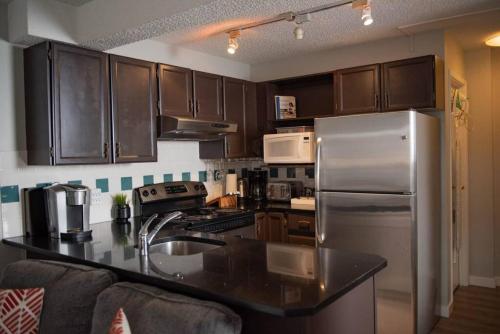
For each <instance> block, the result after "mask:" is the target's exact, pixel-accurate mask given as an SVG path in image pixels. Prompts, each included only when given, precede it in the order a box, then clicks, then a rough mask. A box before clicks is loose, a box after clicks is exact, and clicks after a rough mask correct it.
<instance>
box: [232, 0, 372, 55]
mask: <svg viewBox="0 0 500 334" xmlns="http://www.w3.org/2000/svg"><path fill="white" fill-rule="evenodd" d="M346 5H351V6H352V8H353V9H359V10H361V20H362V22H363V24H364V25H365V26H369V25H370V24H372V23H373V17H372V7H371V0H337V1H336V2H335V3H327V4H324V5H319V6H316V7H311V8H308V9H303V10H300V11H297V12H291V11H290V12H285V13H281V14H279V15H276V16H273V17H269V18H266V19H263V20H260V21H256V22H251V23H248V24H244V25H241V26H238V27H234V28H231V30H227V31H226V33H227V34H228V42H227V53H229V54H235V53H236V50H237V49H238V38H239V37H240V32H241V31H243V30H247V29H252V28H255V27H260V26H263V25H268V24H271V23H276V22H282V21H288V22H293V23H294V24H295V27H294V29H293V35H294V36H295V39H303V38H304V28H303V26H302V23H304V22H309V21H311V14H313V13H318V12H322V11H325V10H330V9H333V8H338V7H342V6H346Z"/></svg>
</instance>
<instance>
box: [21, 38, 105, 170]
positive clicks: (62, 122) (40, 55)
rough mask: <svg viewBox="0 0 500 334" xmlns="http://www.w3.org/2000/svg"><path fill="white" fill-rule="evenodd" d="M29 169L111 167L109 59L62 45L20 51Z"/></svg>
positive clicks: (45, 45) (42, 46)
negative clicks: (23, 80) (33, 166)
mask: <svg viewBox="0 0 500 334" xmlns="http://www.w3.org/2000/svg"><path fill="white" fill-rule="evenodd" d="M24 76H25V99H26V140H27V149H28V164H30V165H69V164H103V163H109V162H111V155H110V140H111V138H110V133H111V131H110V129H111V127H110V108H109V63H108V55H107V54H105V53H102V52H98V51H93V50H87V49H83V48H80V47H75V46H70V45H66V44H62V43H54V42H43V43H40V44H37V45H35V46H32V47H30V48H27V49H25V50H24Z"/></svg>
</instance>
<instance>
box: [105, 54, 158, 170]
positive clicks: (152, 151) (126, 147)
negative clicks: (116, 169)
mask: <svg viewBox="0 0 500 334" xmlns="http://www.w3.org/2000/svg"><path fill="white" fill-rule="evenodd" d="M110 64H111V94H112V95H111V97H112V103H111V111H112V116H113V142H114V150H113V153H114V154H113V156H114V162H118V163H120V162H145V161H156V160H157V157H156V114H157V109H158V107H157V81H156V65H155V64H154V63H150V62H147V61H143V60H138V59H131V58H126V57H120V56H114V55H111V56H110Z"/></svg>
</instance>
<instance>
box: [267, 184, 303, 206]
mask: <svg viewBox="0 0 500 334" xmlns="http://www.w3.org/2000/svg"><path fill="white" fill-rule="evenodd" d="M303 189H304V186H303V185H302V182H300V181H278V182H268V183H267V189H266V190H267V200H268V201H281V202H290V201H291V199H292V198H293V197H299V196H300V195H302V191H303Z"/></svg>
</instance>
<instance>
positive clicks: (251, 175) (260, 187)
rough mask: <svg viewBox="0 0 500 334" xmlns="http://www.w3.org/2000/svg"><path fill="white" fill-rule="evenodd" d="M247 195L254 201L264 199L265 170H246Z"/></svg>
mask: <svg viewBox="0 0 500 334" xmlns="http://www.w3.org/2000/svg"><path fill="white" fill-rule="evenodd" d="M248 183H249V195H250V198H252V199H254V200H256V201H262V200H265V199H266V186H267V171H266V170H260V169H256V170H250V171H248Z"/></svg>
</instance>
